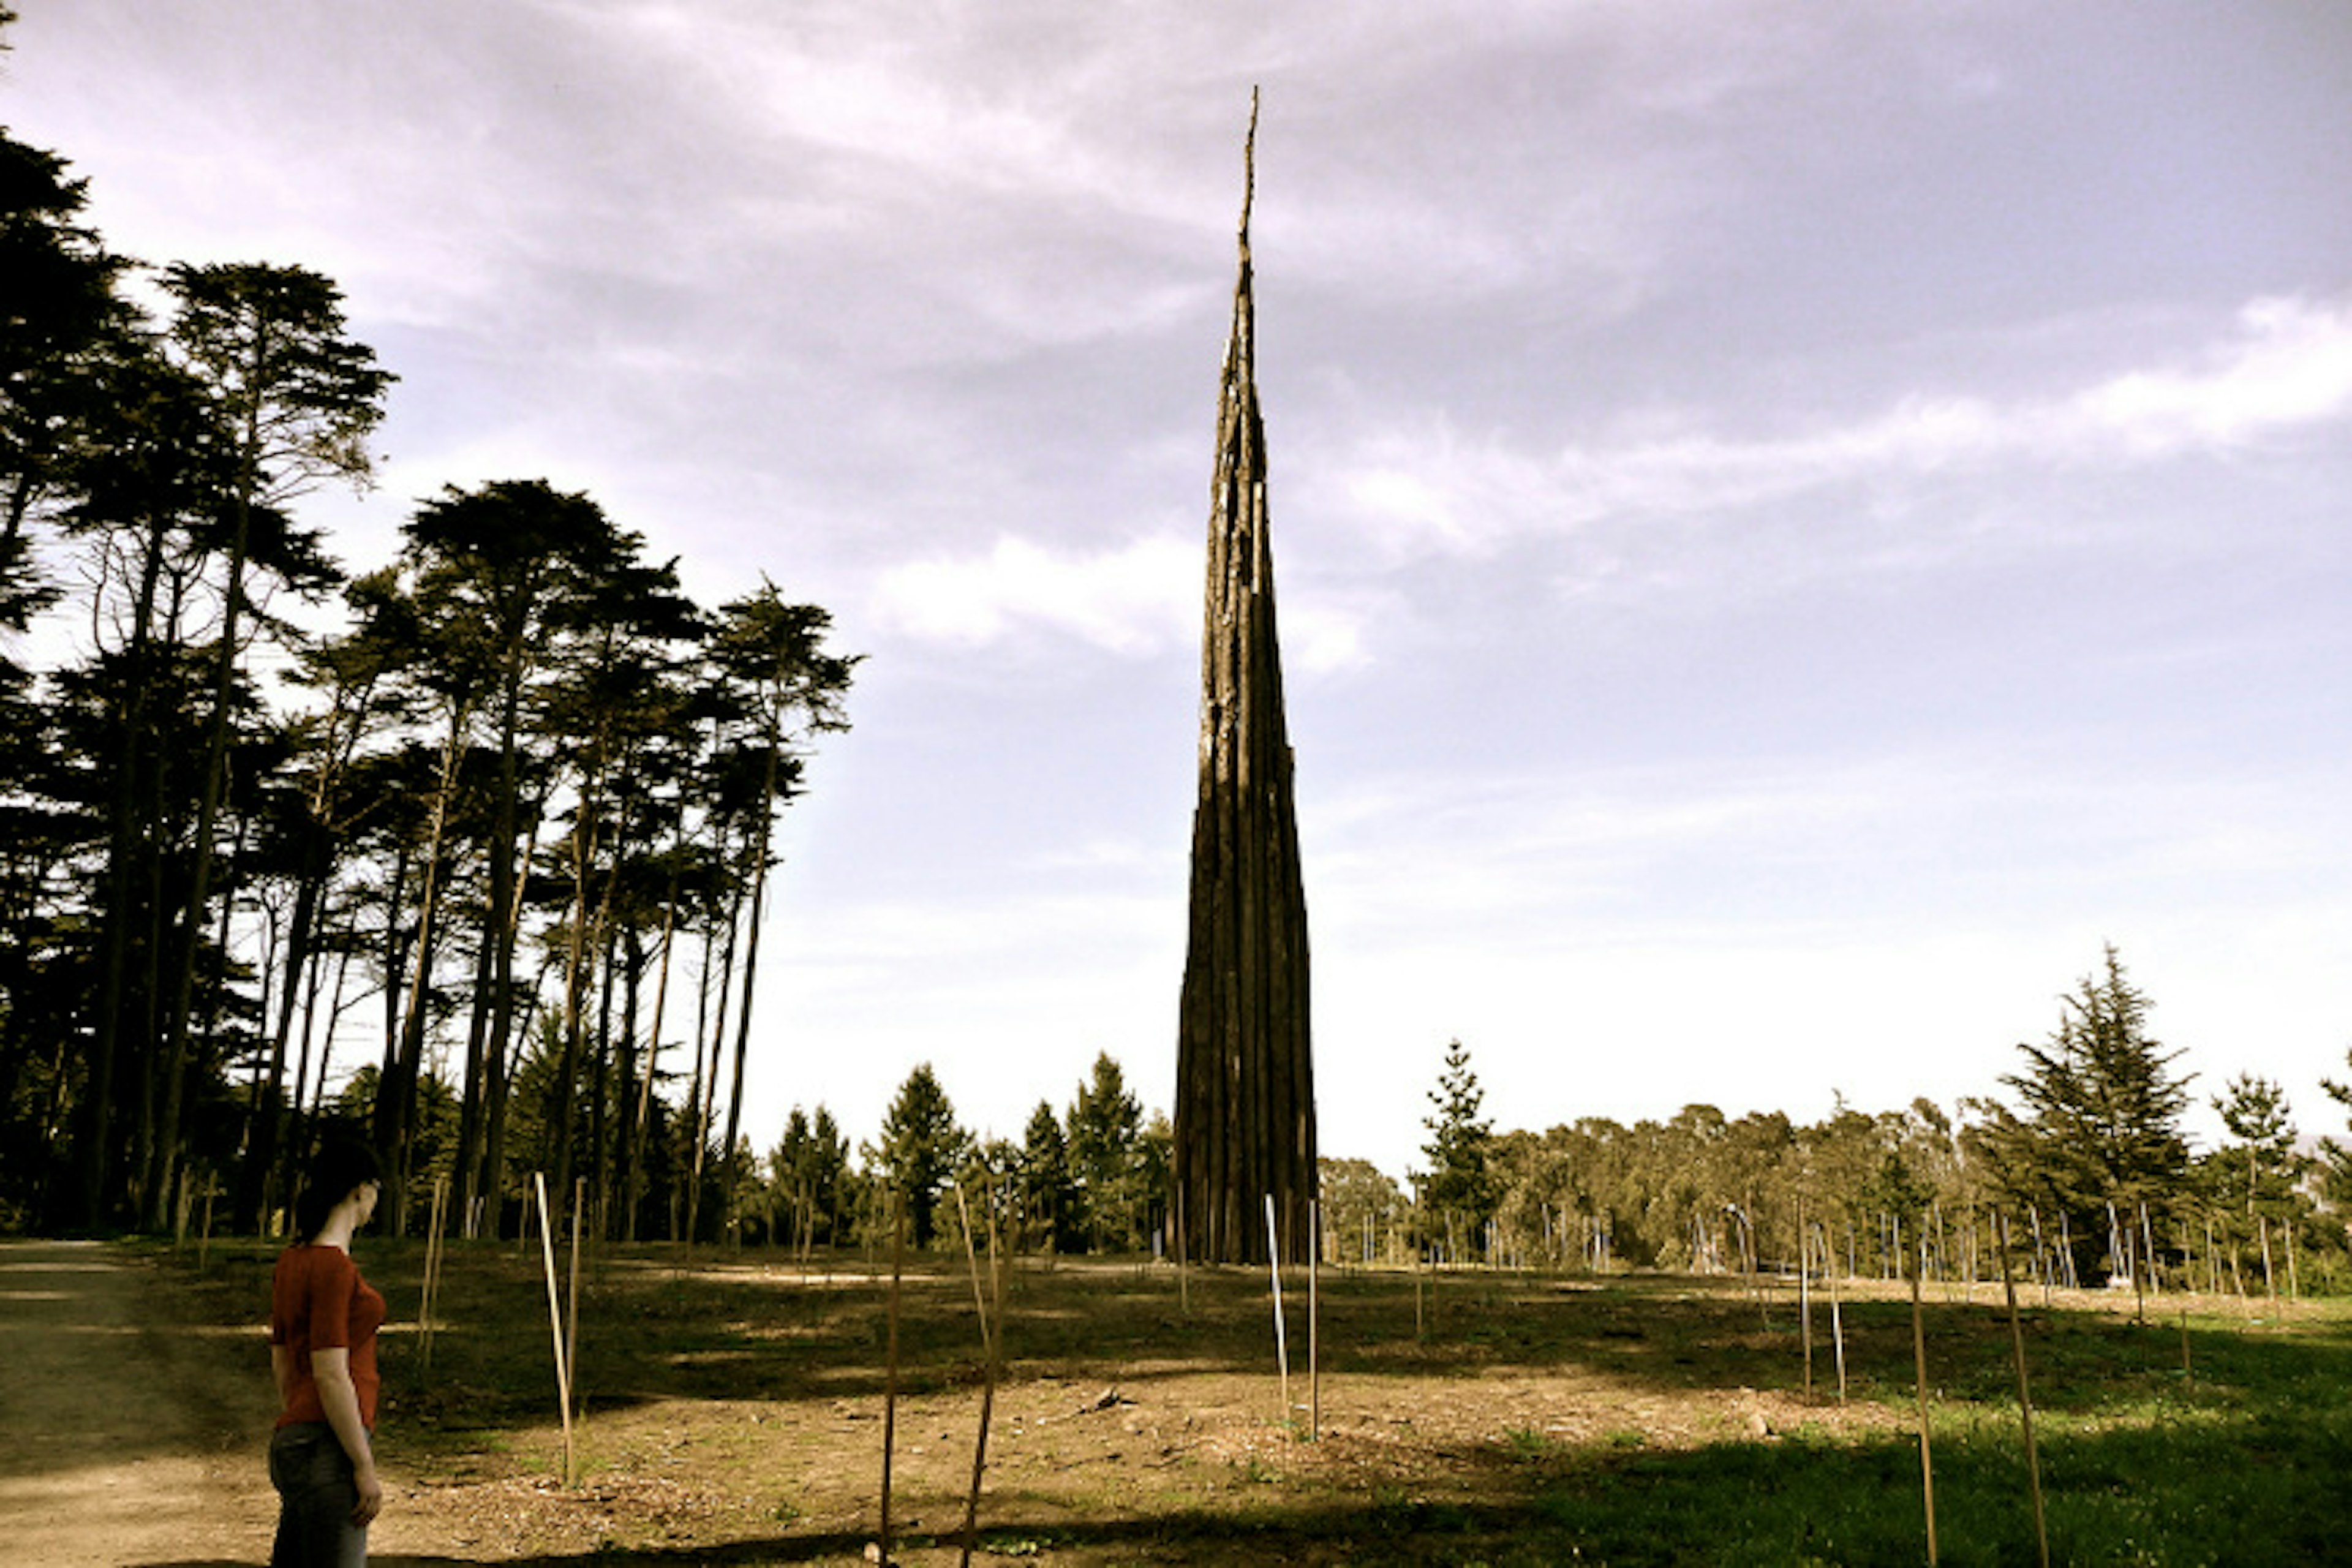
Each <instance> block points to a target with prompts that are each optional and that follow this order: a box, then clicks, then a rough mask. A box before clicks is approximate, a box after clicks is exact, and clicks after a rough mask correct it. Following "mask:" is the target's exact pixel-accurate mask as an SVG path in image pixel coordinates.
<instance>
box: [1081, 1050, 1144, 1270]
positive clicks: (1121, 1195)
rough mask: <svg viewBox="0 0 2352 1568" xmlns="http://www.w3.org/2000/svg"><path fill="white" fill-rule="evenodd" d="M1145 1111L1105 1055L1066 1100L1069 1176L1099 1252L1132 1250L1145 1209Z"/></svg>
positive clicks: (1088, 1232)
mask: <svg viewBox="0 0 2352 1568" xmlns="http://www.w3.org/2000/svg"><path fill="white" fill-rule="evenodd" d="M1142 1138H1143V1107H1142V1105H1141V1104H1140V1103H1139V1101H1138V1100H1136V1098H1135V1096H1133V1095H1132V1094H1129V1092H1128V1091H1127V1079H1126V1076H1125V1075H1124V1074H1123V1073H1122V1072H1121V1071H1120V1070H1119V1066H1118V1062H1117V1061H1115V1060H1113V1059H1112V1058H1111V1055H1110V1053H1109V1052H1108V1051H1098V1052H1097V1053H1096V1055H1095V1065H1094V1068H1093V1070H1092V1072H1091V1073H1090V1074H1089V1075H1088V1076H1087V1080H1086V1081H1085V1082H1083V1083H1081V1084H1079V1085H1078V1092H1077V1098H1076V1099H1075V1100H1072V1101H1071V1102H1070V1116H1069V1163H1070V1176H1071V1180H1072V1182H1073V1183H1074V1184H1076V1189H1077V1196H1078V1207H1079V1214H1080V1216H1081V1222H1080V1223H1081V1226H1082V1228H1083V1231H1084V1234H1085V1236H1086V1238H1087V1246H1088V1247H1091V1248H1093V1249H1094V1250H1096V1251H1097V1252H1101V1251H1108V1250H1112V1249H1116V1248H1123V1247H1132V1246H1133V1245H1134V1244H1135V1239H1136V1231H1137V1229H1138V1222H1139V1219H1140V1218H1141V1215H1142V1211H1143V1202H1144V1194H1143V1192H1142V1190H1141V1189H1142V1180H1141V1177H1142V1164H1141V1155H1142Z"/></svg>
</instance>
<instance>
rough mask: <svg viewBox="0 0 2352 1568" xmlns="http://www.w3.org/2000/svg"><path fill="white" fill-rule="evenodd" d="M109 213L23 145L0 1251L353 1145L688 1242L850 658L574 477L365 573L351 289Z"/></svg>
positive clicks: (237, 1189) (271, 1178)
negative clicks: (144, 234) (644, 533)
mask: <svg viewBox="0 0 2352 1568" xmlns="http://www.w3.org/2000/svg"><path fill="white" fill-rule="evenodd" d="M8 19H9V18H8V17H7V14H6V13H5V11H4V10H0V26H5V22H6V20H8ZM86 196H87V192H86V189H85V184H84V183H83V182H82V181H79V180H78V179H75V178H74V177H72V175H71V174H70V172H69V169H68V164H67V163H65V161H64V160H63V159H62V158H60V157H58V156H57V155H56V154H53V153H47V152H44V151H42V150H39V149H36V148H32V147H28V146H26V145H24V144H23V143H21V142H16V140H14V139H13V138H12V137H8V136H7V135H5V133H0V279H5V282H0V289H5V309H0V484H4V485H5V531H0V1229H5V1228H26V1227H36V1226H37V1227H46V1228H51V1229H76V1230H91V1229H104V1228H119V1227H138V1228H146V1229H158V1228H162V1227H164V1226H168V1225H170V1224H172V1223H173V1222H174V1220H175V1219H176V1218H177V1217H179V1215H181V1214H182V1213H183V1212H184V1205H185V1204H187V1203H188V1202H189V1201H191V1198H190V1194H199V1193H201V1194H206V1197H207V1200H208V1201H209V1200H210V1199H212V1198H215V1197H217V1199H218V1200H219V1201H222V1202H224V1203H225V1204H226V1205H228V1213H227V1215H226V1216H225V1217H226V1222H227V1223H230V1224H233V1225H235V1226H238V1227H240V1228H245V1229H250V1228H253V1227H255V1226H258V1225H260V1224H262V1223H263V1222H264V1220H265V1217H266V1216H268V1215H271V1214H273V1213H278V1212H282V1211H283V1209H284V1207H285V1205H287V1204H288V1202H289V1199H290V1197H291V1195H292V1194H291V1192H290V1183H289V1174H288V1173H289V1172H291V1171H293V1170H296V1169H299V1160H300V1157H301V1155H302V1153H303V1152H304V1151H305V1149H306V1148H307V1147H309V1146H310V1144H311V1143H312V1142H313V1141H314V1140H315V1139H316V1138H317V1137H318V1136H319V1135H320V1131H321V1130H322V1129H324V1128H326V1127H328V1126H331V1125H334V1124H337V1123H341V1124H342V1126H343V1127H344V1129H345V1130H346V1131H351V1132H355V1133H358V1134H361V1135H363V1136H365V1137H367V1138H368V1139H370V1140H371V1141H372V1142H373V1143H374V1144H375V1146H376V1147H377V1149H378V1150H379V1152H380V1153H381V1155H382V1157H383V1165H384V1169H385V1172H386V1178H387V1179H386V1189H387V1190H386V1194H385V1205H384V1215H385V1218H386V1220H387V1222H388V1223H389V1224H391V1225H392V1226H395V1227H399V1226H414V1225H415V1224H416V1223H418V1221H419V1219H420V1217H421V1215H419V1213H418V1208H419V1204H418V1198H419V1194H421V1193H422V1192H423V1191H424V1190H425V1189H424V1187H423V1184H422V1178H423V1177H424V1176H425V1174H426V1173H427V1172H428V1171H429V1172H430V1173H433V1174H434V1175H436V1176H438V1177H446V1180H447V1187H446V1189H444V1190H446V1192H447V1193H448V1194H450V1195H451V1196H452V1197H453V1199H454V1201H455V1203H456V1205H457V1206H456V1208H455V1210H454V1211H453V1212H454V1213H455V1214H456V1215H457V1216H458V1218H457V1227H458V1228H459V1229H461V1230H462V1231H465V1232H467V1233H475V1234H478V1233H480V1232H481V1231H483V1230H484V1229H486V1228H488V1227H493V1226H496V1225H497V1223H498V1220H499V1214H500V1213H501V1211H502V1210H506V1209H509V1208H510V1207H511V1206H512V1205H513V1204H514V1202H515V1201H516V1196H517V1194H518V1193H519V1191H520V1183H519V1181H518V1179H517V1173H519V1172H522V1171H530V1170H543V1171H545V1172H547V1173H550V1174H551V1178H552V1180H553V1183H554V1184H555V1186H556V1187H557V1189H558V1190H559V1191H565V1192H568V1191H570V1190H572V1183H573V1182H574V1181H575V1179H576V1180H579V1181H584V1182H585V1183H586V1184H588V1188H589V1190H590V1191H591V1192H592V1194H593V1201H594V1210H593V1212H594V1214H595V1215H596V1216H597V1220H596V1223H597V1224H598V1225H599V1226H602V1227H603V1228H604V1229H605V1230H606V1231H608V1232H610V1233H612V1234H614V1235H624V1236H625V1235H631V1234H635V1233H637V1232H639V1231H641V1230H644V1229H646V1228H647V1227H656V1228H659V1229H661V1230H663V1231H666V1232H667V1231H677V1232H683V1231H686V1230H689V1229H691V1228H693V1227H695V1226H698V1225H699V1224H701V1223H702V1221H701V1216H700V1214H699V1212H698V1211H700V1210H701V1209H702V1208H703V1207H704V1206H705V1204H704V1199H705V1195H706V1193H709V1194H718V1195H719V1197H720V1198H721V1199H722V1200H723V1197H724V1195H725V1194H726V1192H727V1190H728V1188H729V1186H730V1184H731V1183H732V1182H734V1181H735V1180H737V1179H739V1178H740V1176H741V1174H742V1173H741V1172H740V1170H739V1169H737V1165H736V1162H733V1161H722V1160H715V1159H713V1158H712V1157H711V1156H710V1153H709V1152H710V1151H713V1150H729V1149H733V1148H734V1147H736V1145H737V1142H738V1133H739V1121H740V1089H741V1085H742V1080H743V1073H744V1064H745V1059H746V1056H747V1053H748V1052H749V1050H750V1049H751V1045H752V1042H753V1040H754V1039H755V1038H756V1036H755V1035H754V1032H753V1022H752V1005H751V1004H752V997H753V996H754V994H755V984H756V981H757V977H758V965H759V960H760V934H761V925H762V917H763V916H764V914H765V913H766V911H767V908H768V905H769V902H770V900H772V890H771V884H772V880H773V877H774V867H773V850H772V840H773V833H772V829H773V824H774V821H775V817H776V814H777V812H778V811H779V810H780V809H781V808H782V806H783V805H785V804H787V803H788V802H789V801H790V800H792V798H793V796H794V795H796V794H797V793H798V792H799V790H800V788H801V784H802V773H803V756H804V754H805V749H806V746H807V743H808V742H809V740H810V738H811V737H812V736H813V735H814V734H816V733H818V732H822V731H829V730H836V729H839V728H841V727H842V726H843V725H844V723H845V718H844V713H843V708H842V704H843V701H844V699H845V694H846V692H847V689H848V687H849V684H850V680H851V678H852V674H853V671H854V668H855V665H856V660H855V659H854V658H848V657H844V656H841V655H838V654H835V653H833V652H831V651H829V650H828V648H827V647H826V637H827V634H828V631H829V620H828V617H827V616H826V614H825V612H824V610H822V609H820V608H818V607H816V606H814V605H803V604H794V603H792V602H790V601H789V600H788V599H786V597H785V596H784V595H782V594H781V593H780V592H778V591H777V590H776V589H775V588H774V587H773V586H772V585H764V584H763V586H762V587H761V589H760V590H759V591H758V592H757V593H754V594H751V595H746V596H744V597H742V598H740V599H737V600H734V601H732V602H730V603H728V604H724V605H719V606H717V607H716V608H715V609H711V608H706V607H704V606H701V605H697V604H695V603H693V602H692V601H691V600H690V599H689V598H688V596H687V595H685V594H684V593H682V592H681V590H680V587H679V579H678V574H677V563H676V562H675V561H674V560H672V561H662V560H657V559H655V558H652V557H650V556H649V555H648V554H647V553H646V542H645V541H644V539H643V538H642V537H641V536H639V535H638V534H636V533H635V532H632V531H629V530H627V529H625V528H623V527H621V526H619V525H618V524H616V523H615V522H614V521H613V520H612V519H610V518H608V517H607V516H606V515H605V514H604V511H603V510H602V509H601V508H599V507H598V505H597V504H596V503H595V502H594V501H593V500H590V499H589V498H588V497H586V496H584V495H579V494H572V493H566V492H563V491H562V490H559V489H555V488H553V487H552V486H551V485H549V484H547V483H545V482H544V481H541V480H533V479H519V480H510V481H499V482H493V483H487V484H483V485H480V486H478V487H475V488H473V489H456V488H450V489H446V490H444V491H443V492H442V493H441V494H439V495H437V496H435V497H432V498H430V499H427V500H424V501H422V502H421V503H419V504H418V505H417V506H416V508H415V511H414V513H413V515H412V516H411V517H410V518H409V520H408V521H407V522H406V524H405V525H404V530H403V536H402V542H401V544H400V547H399V550H398V553H397V555H396V557H395V558H394V560H392V561H391V562H389V563H383V564H381V565H378V566H376V567H375V568H374V569H373V570H370V571H367V572H364V573H362V574H357V575H353V574H349V573H348V572H347V571H346V570H345V569H344V568H343V567H342V566H341V564H339V563H337V562H336V561H335V560H333V559H332V558H331V555H330V554H329V553H328V552H327V550H326V548H325V542H324V541H323V540H322V538H321V537H320V534H319V532H318V531H315V530H313V529H310V528H307V527H305V526H304V525H303V523H302V522H301V521H300V510H299V509H300V506H301V503H302V500H303V498H304V497H306V496H308V495H310V494H311V493H312V492H314V491H316V490H318V489H320V487H323V486H327V485H333V484H349V485H352V486H357V487H362V488H364V487H365V486H366V485H367V484H369V482H370V481H371V477H372V468H373V457H372V454H371V452H370V445H369V444H370V441H371V438H372V437H373V432H374V429H375V427H376V426H377V424H378V422H379V420H380V418H381V417H382V415H383V409H384V405H385V401H386V399H387V397H388V396H390V395H391V393H392V388H393V384H394V377H393V375H392V374H390V373H389V372H388V371H387V370H386V369H384V368H383V367H382V366H380V365H379V364H378V363H377V362H376V358H375V355H374V354H373V352H372V351H371V350H370V349H369V348H368V347H367V346H366V345H365V344H363V343H362V342H357V341H355V340H354V339H353V338H352V336H351V334H350V331H349V329H348V326H347V324H346V321H345V319H344V313H343V307H342V300H341V293H340V291H339V289H337V287H336V286H335V284H334V283H333V282H332V281H331V280H330V279H326V278H323V277H320V276H319V275H317V274H316V273H313V272H310V271H307V270H305V269H303V268H299V267H291V266H280V265H273V264H269V263H266V262H256V263H249V264H236V265H219V264H214V265H205V266H185V265H168V266H163V267H161V268H152V267H147V266H144V265H142V264H139V263H135V262H133V261H132V260H131V259H130V258H124V257H121V256H117V255H115V254H113V253H111V252H110V251H109V250H108V249H107V247H106V246H105V244H104V242H103V240H102V238H101V237H100V236H99V235H98V234H97V233H96V232H95V231H94V230H92V229H91V228H90V227H89V226H88V225H87V223H86V222H85V219H84V212H85V206H86ZM138 284H143V285H144V286H143V287H135V286H134V285H138ZM36 647H40V648H43V649H48V648H52V647H54V648H57V649H58V650H60V651H57V652H54V653H47V652H45V653H43V654H40V655H36V654H35V653H34V652H33V651H32V650H33V649H34V648H36ZM355 1068H357V1069H359V1070H356V1071H354V1069H355Z"/></svg>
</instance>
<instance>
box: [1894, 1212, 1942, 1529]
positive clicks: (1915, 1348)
mask: <svg viewBox="0 0 2352 1568" xmlns="http://www.w3.org/2000/svg"><path fill="white" fill-rule="evenodd" d="M1902 1243H1903V1222H1902V1220H1901V1219H1899V1218H1898V1219H1896V1221H1895V1245H1896V1246H1897V1247H1900V1246H1901V1245H1902ZM1909 1261H1911V1263H1912V1267H1911V1268H1910V1270H1909V1273H1910V1275H1911V1362H1912V1367H1913V1377H1914V1381H1915V1383H1916V1387H1917V1389H1918V1393H1919V1495H1920V1498H1921V1500H1923V1502H1924V1503H1925V1504H1926V1507H1927V1562H1928V1564H1929V1568H1934V1564H1935V1563H1936V1562H1937V1555H1936V1462H1935V1459H1934V1458H1933V1456H1932V1455H1931V1454H1930V1452H1929V1450H1928V1443H1927V1325H1926V1323H1925V1321H1923V1318H1922V1316H1921V1312H1920V1308H1919V1276H1920V1275H1921V1274H1922V1273H1924V1272H1925V1271H1926V1269H1927V1237H1924V1236H1923V1237H1920V1238H1919V1256H1918V1257H1917V1258H1916V1259H1911V1260H1909Z"/></svg>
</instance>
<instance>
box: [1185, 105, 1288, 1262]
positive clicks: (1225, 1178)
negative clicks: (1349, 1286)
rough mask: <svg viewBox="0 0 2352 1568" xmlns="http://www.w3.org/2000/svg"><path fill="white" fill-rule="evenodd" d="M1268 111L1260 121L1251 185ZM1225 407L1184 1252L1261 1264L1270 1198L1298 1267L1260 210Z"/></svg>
mask: <svg viewBox="0 0 2352 1568" xmlns="http://www.w3.org/2000/svg"><path fill="white" fill-rule="evenodd" d="M1255 143H1256V112H1255V104H1253V107H1252V112H1251V135H1250V161H1251V163H1252V164H1253V167H1252V171H1251V180H1250V185H1251V187H1252V195H1254V187H1255V168H1254V163H1255ZM1250 201H1251V195H1244V200H1243V205H1242V222H1241V233H1240V271H1239V277H1238V280H1237V281H1236V283H1235V286H1234V318H1233V334H1232V337H1231V339H1230V341H1229V342H1228V343H1227V345H1226V349H1225V365H1224V375H1223V389H1222V392H1221V395H1220V397H1219V402H1218V410H1217V467H1216V476H1215V479H1214V480H1213V485H1212V489H1211V495H1210V515H1209V542H1208V572H1207V595H1206V599H1207V604H1206V614H1205V618H1204V623H1203V626H1202V637H1201V751H1200V802H1199V805H1197V807H1196V808H1195V810H1194V813H1193V817H1192V920H1191V927H1190V932H1189V938H1188V942H1187V948H1186V952H1185V960H1184V987H1183V994H1182V999H1181V1010H1180V1022H1179V1029H1178V1046H1177V1072H1176V1127H1175V1132H1176V1151H1175V1153H1176V1171H1175V1177H1176V1184H1177V1187H1178V1190H1179V1192H1180V1194H1181V1197H1180V1200H1179V1203H1178V1205H1177V1210H1176V1212H1177V1214H1178V1215H1180V1216H1181V1229H1182V1235H1181V1239H1180V1245H1181V1247H1182V1248H1183V1250H1184V1254H1185V1256H1186V1257H1187V1258H1189V1259H1190V1260H1191V1261H1193V1262H1206V1263H1262V1262H1265V1261H1266V1260H1267V1258H1268V1247H1267V1244H1266V1237H1265V1225H1264V1223H1263V1218H1262V1215H1263V1205H1264V1204H1265V1200H1266V1198H1267V1197H1269V1196H1271V1197H1272V1198H1273V1200H1274V1205H1275V1212H1276V1226H1277V1229H1278V1230H1279V1232H1280V1235H1281V1237H1282V1243H1281V1247H1282V1251H1283V1253H1284V1254H1285V1257H1286V1261H1294V1262H1295V1261H1301V1260H1303V1259H1305V1258H1306V1257H1307V1253H1308V1251H1309V1250H1310V1249H1311V1247H1312V1246H1313V1243H1314V1237H1313V1236H1312V1234H1311V1226H1310V1224H1309V1221H1308V1209H1307V1205H1309V1204H1310V1203H1311V1202H1312V1201H1313V1199H1314V1197H1315V1195H1316V1175H1315V1171H1316V1167H1315V1069H1314V1059H1313V1056H1312V1053H1311V1051H1310V1049H1309V1030H1308V1007H1307V896H1306V891H1305V885H1304V883H1303V881H1302V879H1301V877H1300V873H1299V862H1298V824H1297V812H1296V809H1295V806H1294V804H1293V798H1292V790H1291V767H1292V762H1291V752H1290V741H1289V736H1288V732H1287V727H1286V721H1285V719H1284V714H1283V700H1282V660H1281V653H1280V648H1279V646H1278V642H1277V639H1276V632H1275V600H1274V556H1273V546H1272V538H1271V534H1270V531H1269V525H1268V520H1267V511H1266V460H1265V425H1264V422H1263V421H1262V419H1261V418H1260V416H1259V410H1258V398H1257V382H1256V375H1255V342H1254V337H1255V307H1254V301H1253V299H1252V293H1251V272H1250V249H1249V213H1250Z"/></svg>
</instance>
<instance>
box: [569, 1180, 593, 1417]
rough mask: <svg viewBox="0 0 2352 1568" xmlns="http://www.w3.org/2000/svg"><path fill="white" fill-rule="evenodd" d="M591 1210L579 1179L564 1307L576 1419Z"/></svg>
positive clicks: (585, 1188)
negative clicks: (584, 1225)
mask: <svg viewBox="0 0 2352 1568" xmlns="http://www.w3.org/2000/svg"><path fill="white" fill-rule="evenodd" d="M587 1206H588V1178H587V1177H585V1176H582V1177H579V1178H578V1179H577V1180H575V1181H574V1182H573V1183H572V1263H571V1273H572V1281H571V1284H570V1286H569V1287H568V1289H569V1291H570V1294H569V1295H568V1296H567V1297H566V1299H565V1300H564V1307H563V1320H564V1321H563V1366H564V1370H565V1371H566V1372H567V1373H570V1375H571V1379H572V1415H573V1419H574V1420H577V1419H578V1418H579V1417H580V1415H582V1414H583V1411H582V1410H581V1408H580V1222H581V1218H582V1211H583V1210H584V1209H586V1208H587Z"/></svg>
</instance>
